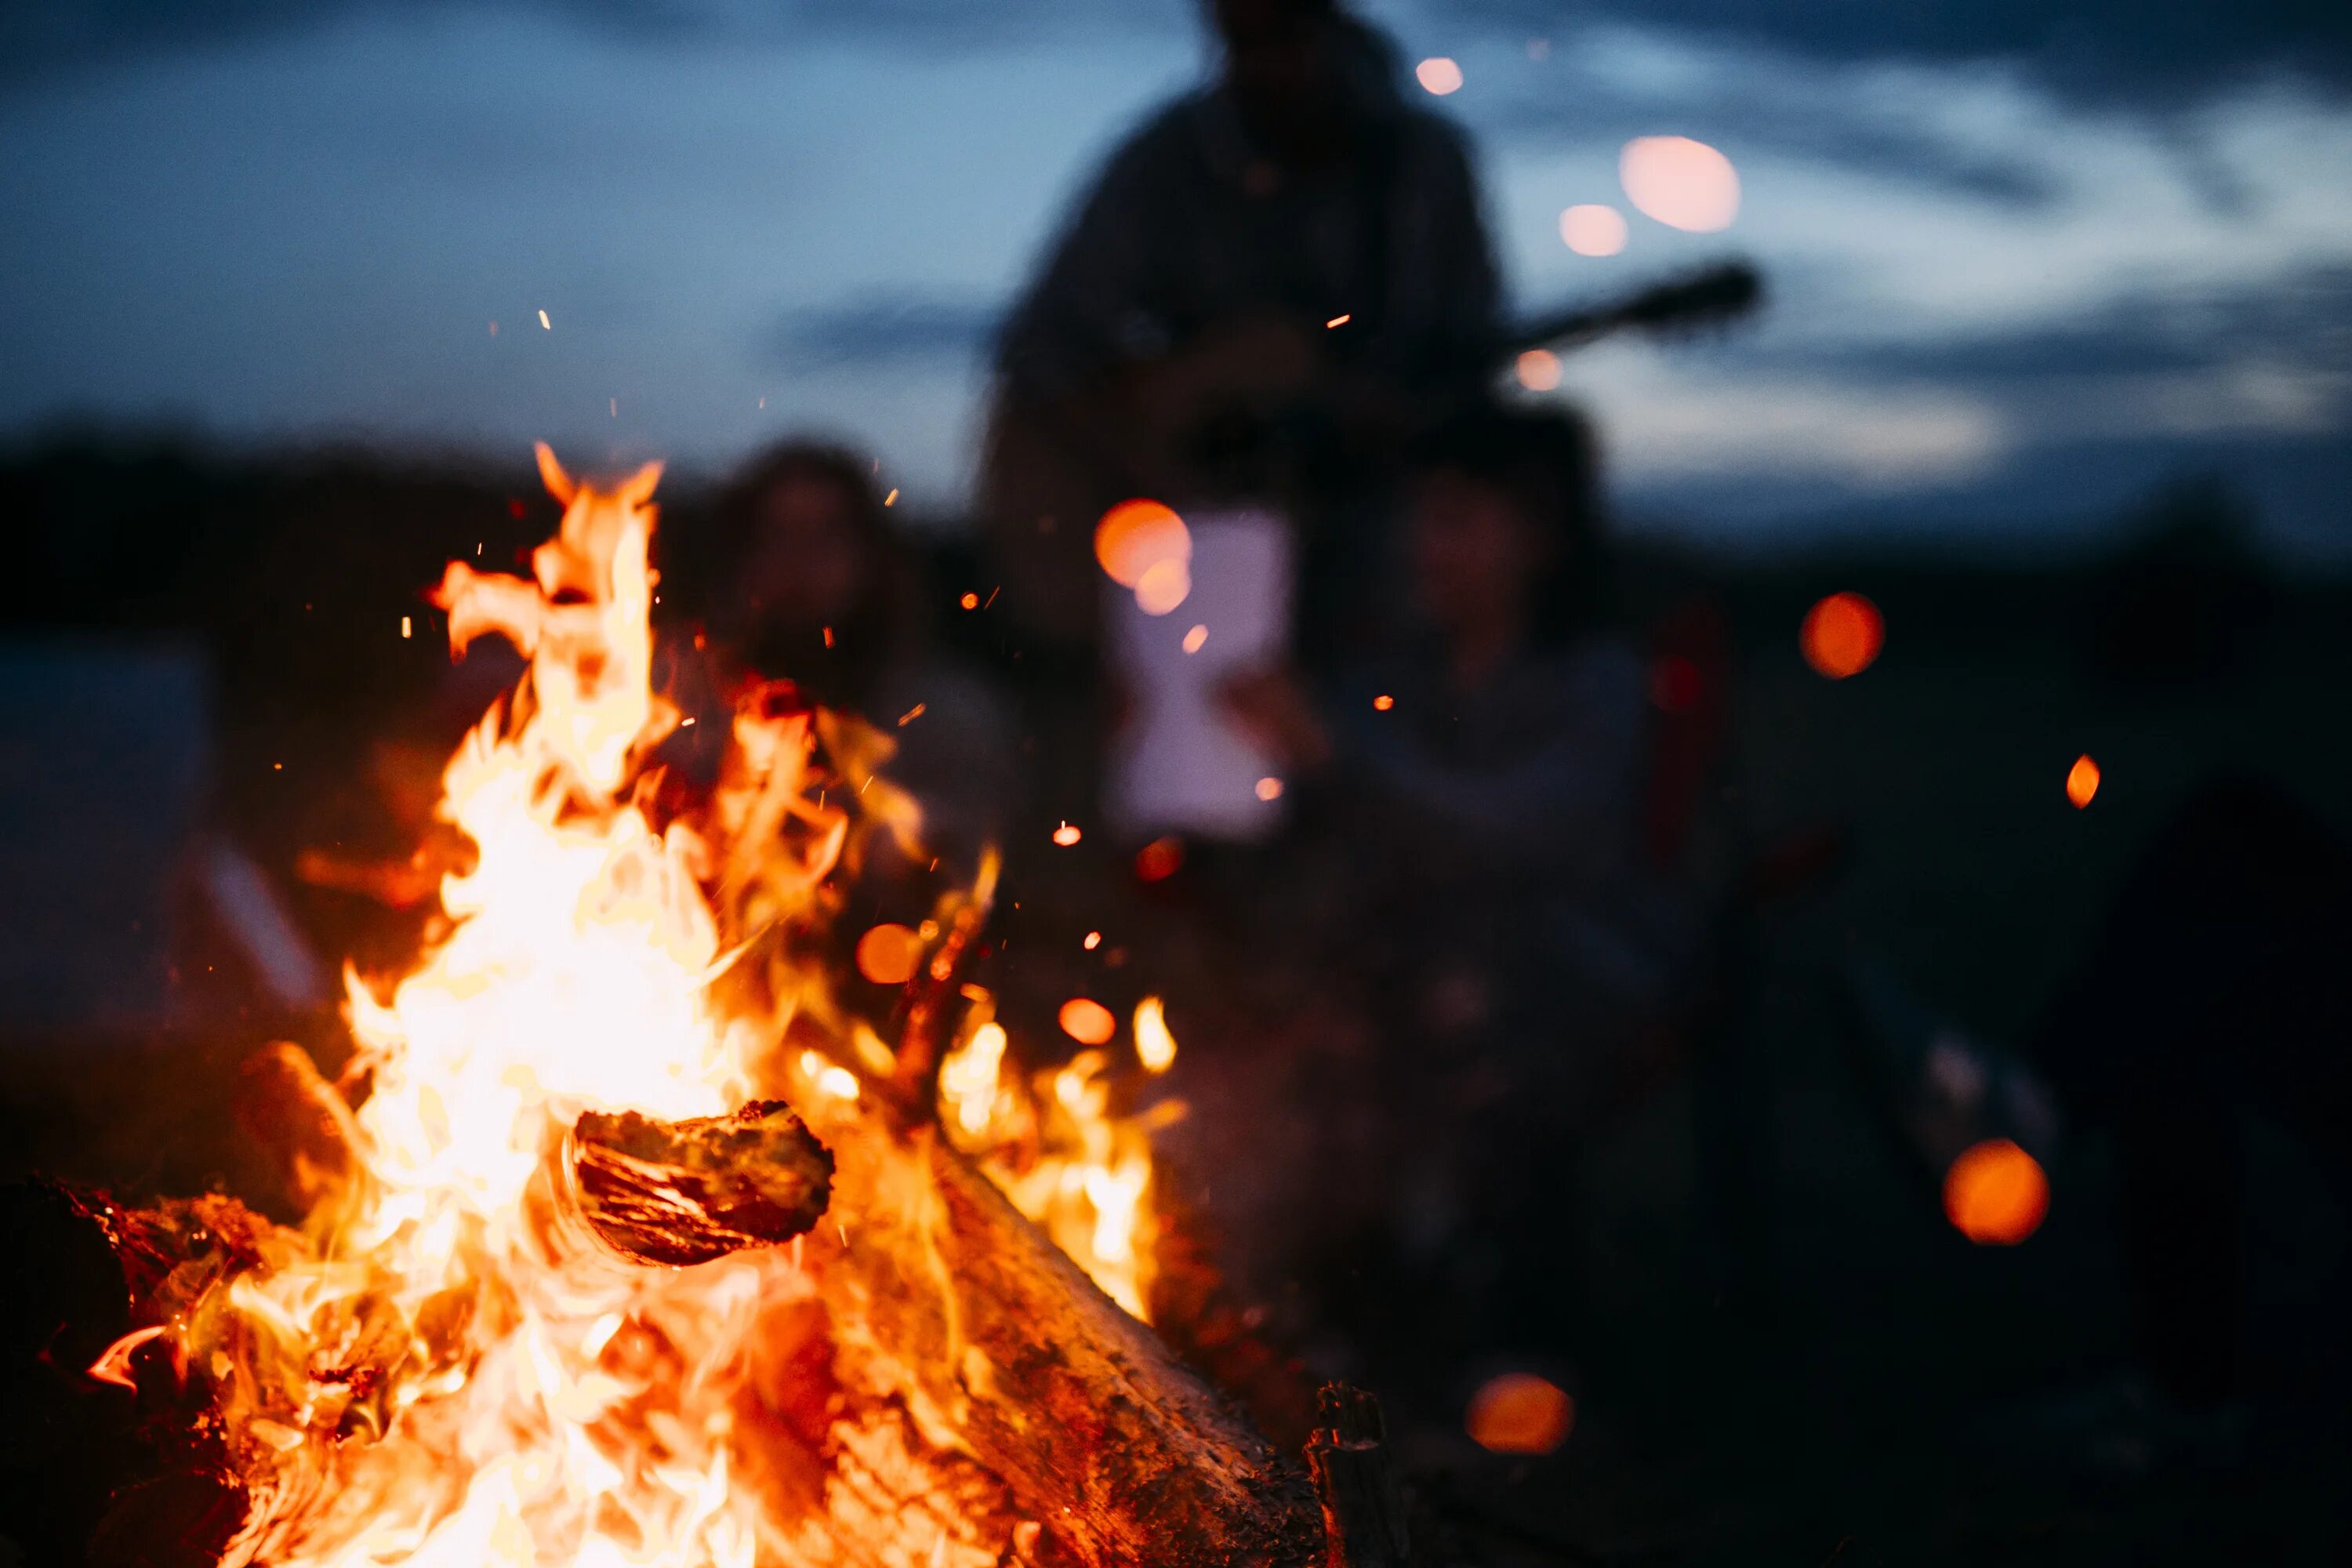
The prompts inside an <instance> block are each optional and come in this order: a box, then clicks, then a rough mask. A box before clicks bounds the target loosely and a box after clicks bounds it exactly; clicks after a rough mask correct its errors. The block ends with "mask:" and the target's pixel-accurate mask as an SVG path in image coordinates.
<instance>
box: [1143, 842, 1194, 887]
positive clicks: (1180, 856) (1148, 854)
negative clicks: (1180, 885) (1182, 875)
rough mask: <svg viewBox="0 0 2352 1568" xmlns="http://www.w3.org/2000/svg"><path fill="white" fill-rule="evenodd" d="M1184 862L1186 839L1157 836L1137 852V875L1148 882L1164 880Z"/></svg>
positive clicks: (1173, 873)
mask: <svg viewBox="0 0 2352 1568" xmlns="http://www.w3.org/2000/svg"><path fill="white" fill-rule="evenodd" d="M1183 864H1184V841H1183V840H1182V839H1181V838H1155V839H1153V840H1152V841H1151V842H1150V843H1149V844H1147V845H1145V846H1144V847H1142V848H1140V849H1139V850H1137V851H1136V852H1135V874H1136V877H1137V878H1138V879H1139V880H1142V881H1146V882H1164V881H1166V880H1167V879H1169V878H1171V877H1172V876H1174V875H1175V874H1176V872H1177V870H1178V869H1179V868H1181V867H1182V866H1183Z"/></svg>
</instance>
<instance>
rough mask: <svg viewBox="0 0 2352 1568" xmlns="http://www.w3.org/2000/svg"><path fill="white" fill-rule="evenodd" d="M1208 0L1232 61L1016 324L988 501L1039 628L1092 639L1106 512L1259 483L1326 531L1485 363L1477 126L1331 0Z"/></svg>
mask: <svg viewBox="0 0 2352 1568" xmlns="http://www.w3.org/2000/svg"><path fill="white" fill-rule="evenodd" d="M1209 11H1210V14H1211V16H1212V19H1213V22H1214V24H1215V26H1216V29H1217V32H1218V34H1219V36H1220V37H1221V38H1222V40H1223V68H1222V71H1221V74H1220V77H1219V79H1218V80H1216V81H1215V82H1214V83H1213V84H1211V85H1210V86H1209V87H1207V88H1206V89H1202V90H1201V91H1198V92H1195V93H1192V94H1190V95H1188V96H1186V97H1184V98H1182V99H1180V100H1177V101H1176V102H1174V103H1173V104H1171V105H1170V106H1168V107H1167V108H1166V109H1164V110H1161V111H1160V113H1158V114H1157V115H1156V116H1155V117H1153V118H1152V119H1151V120H1150V121H1148V122H1147V123H1146V124H1145V125H1144V126H1143V127H1142V128H1141V129H1140V130H1139V132H1136V133H1135V134H1134V135H1133V136H1132V137H1131V138H1130V139H1129V142H1127V143H1126V145H1125V146H1124V147H1122V148H1121V149H1120V150H1119V151H1118V153H1117V154H1116V155H1115V156H1114V157H1113V158H1112V159H1111V161H1110V163H1109V165H1108V168H1107V170H1106V171H1105V172H1104V174H1102V175H1101V177H1100V179H1099V180H1098V182H1097V184H1096V186H1095V188H1094V189H1093V191H1092V192H1091V193H1090V194H1089V195H1087V198H1086V200H1085V202H1084V203H1083V204H1082V205H1081V207H1080V209H1079V212H1078V215H1077V217H1076V221H1075V222H1074V223H1073V224H1072V225H1071V226H1070V227H1069V229H1068V230H1067V231H1066V233H1065V234H1064V236H1063V237H1062V238H1061V239H1060V241H1059V243H1058V245H1057V246H1056V247H1055V250H1054V252H1053V254H1052V256H1051V257H1050V258H1049V260H1048V261H1047V263H1046V265H1045V268H1044V269H1043V271H1042V272H1041V273H1040V274H1039V276H1038V278H1037V279H1036V280H1035V282H1034V285H1033V287H1032V288H1031V289H1030V290H1029V292H1028V293H1027V295H1026V296H1025V298H1024V299H1023V300H1022V301H1021V302H1020V303H1019V305H1018V306H1017V307H1016V309H1015V310H1014V311H1013V314H1012V316H1011V318H1010V319H1009V321H1008V322H1007V324H1006V326H1005V329H1004V331H1003V334H1002V337H1001V339H1000V341H999V344H998V353H997V370H998V377H997V386H996V395H995V404H994V407H993V410H992V418H991V421H990V429H989V434H988V437H987V446H986V450H985V453H984V457H983V463H982V481H981V502H982V512H983V514H984V516H985V518H986V519H987V522H988V526H989V528H990V531H991V534H992V543H993V545H994V547H995V552H996V554H997V556H998V558H999V560H1000V563H1001V567H1002V571H1003V605H1002V607H1003V609H1004V610H1006V611H1008V612H1009V613H1010V614H1011V616H1013V620H1014V622H1015V624H1016V625H1017V626H1019V627H1020V628H1021V629H1022V631H1023V632H1024V634H1025V635H1026V636H1027V637H1028V638H1029V639H1030V641H1031V642H1032V643H1033V644H1039V643H1042V644H1045V645H1049V646H1057V647H1064V648H1067V649H1076V650H1082V649H1084V648H1086V647H1089V646H1090V645H1091V644H1092V641H1093V637H1094V617H1095V614H1096V597H1097V585H1096V584H1095V582H1094V581H1093V577H1092V555H1091V552H1090V550H1089V547H1088V542H1089V540H1090V537H1091V531H1092V530H1093V527H1094V524H1095V521H1096V519H1097V518H1098V517H1099V516H1100V515H1101V514H1102V512H1103V510H1105V509H1106V508H1108V507H1109V506H1111V505H1113V504H1115V503H1116V502H1118V501H1119V500H1125V499H1127V498H1129V497H1133V496H1150V497H1153V498H1155V499H1159V500H1166V501H1168V502H1170V503H1171V504H1172V505H1175V506H1177V507H1179V508H1180V509H1181V508H1182V507H1184V506H1187V505H1196V504H1201V503H1203V502H1208V501H1213V500H1230V499H1236V497H1238V496H1241V495H1246V496H1247V497H1248V498H1249V499H1251V500H1260V501H1279V502H1280V503H1282V504H1283V505H1284V507H1285V510H1289V511H1290V512H1291V514H1292V515H1293V516H1294V517H1297V518H1298V519H1300V521H1302V523H1304V524H1307V526H1309V527H1310V528H1319V526H1320V525H1321V523H1322V522H1323V521H1324V519H1325V518H1326V517H1327V516H1328V515H1329V514H1331V513H1333V512H1335V511H1344V510H1346V507H1345V503H1346V500H1347V499H1348V496H1349V493H1350V492H1352V491H1354V490H1356V489H1359V488H1360V484H1361V482H1362V481H1363V480H1364V479H1369V478H1370V477H1372V474H1373V472H1374V471H1375V470H1377V469H1378V468H1380V466H1381V465H1380V463H1379V460H1378V459H1379V458H1380V456H1381V452H1382V449H1383V448H1384V447H1386V446H1388V445H1390V444H1391V440H1392V437H1393V435H1394V433H1395V432H1396V431H1397V430H1398V429H1399V428H1400V427H1402V426H1407V425H1410V424H1412V423H1414V422H1417V420H1418V419H1419V417H1420V416H1421V415H1422V412H1423V410H1424V409H1425V408H1427V407H1429V406H1432V405H1436V404H1441V403H1444V402H1446V401H1448V400H1450V399H1452V398H1454V397H1455V396H1458V395H1461V394H1463V393H1464V392H1465V391H1466V390H1469V389H1472V388H1475V386H1476V385H1477V384H1479V383H1480V381H1481V379H1482V378H1483V376H1484V375H1485V374H1486V363H1485V359H1484V353H1485V350H1486V346H1487V345H1488V344H1490V343H1491V342H1493V341H1494V339H1495V336H1496V325H1495V321H1496V275H1495V268H1494V263H1493V259H1492V257H1491V254H1490V251H1489V247H1488V244H1487V240H1486V227H1485V225H1484V223H1483V221H1482V219H1481V216H1480V214H1479V209H1478V194H1477V185H1476V181H1475V177H1474V175H1473V174H1472V171H1471V166H1470V159H1469V154H1468V152H1467V149H1466V147H1465V143H1464V141H1463V138H1462V136H1461V134H1460V133H1459V132H1458V131H1456V130H1455V129H1454V126H1452V125H1451V124H1450V123H1449V122H1447V121H1444V120H1443V119H1441V118H1439V117H1438V116H1436V115H1434V114H1432V113H1429V112H1427V111H1426V110H1422V109H1419V108H1417V107H1414V106H1412V105H1409V104H1408V103H1407V102H1406V100H1405V99H1404V97H1403V94H1402V91H1401V90H1400V89H1399V87H1398V84H1397V77H1398V67H1397V61H1396V58H1395V54H1394V51H1393V48H1392V47H1391V45H1390V44H1389V43H1388V41H1387V40H1386V39H1385V38H1383V37H1381V36H1380V35H1379V34H1378V33H1376V32H1374V31H1373V30H1372V29H1371V28H1370V27H1369V26H1366V25H1364V24H1363V23H1361V22H1360V21H1359V20H1358V19H1356V18H1355V17H1353V16H1349V15H1348V14H1347V13H1346V12H1345V11H1343V10H1342V9H1340V8H1339V5H1336V4H1335V3H1334V0H1209ZM1310 500H1311V502H1312V503H1313V504H1311V505H1302V504H1301V503H1302V501H1310Z"/></svg>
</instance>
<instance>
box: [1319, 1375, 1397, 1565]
mask: <svg viewBox="0 0 2352 1568" xmlns="http://www.w3.org/2000/svg"><path fill="white" fill-rule="evenodd" d="M1318 1404H1319V1405H1320V1407H1321V1408H1320V1415H1321V1425H1319V1426H1317V1427H1316V1429H1315V1435H1314V1436H1311V1437H1309V1438H1308V1439H1307V1469H1308V1470H1310V1471H1311V1472H1313V1474H1314V1477H1315V1490H1316V1492H1317V1494H1318V1496H1319V1497H1320V1498H1321V1499H1322V1501H1323V1533H1324V1536H1325V1538H1326V1540H1327V1541H1328V1557H1327V1559H1326V1563H1327V1568H1408V1564H1409V1563H1411V1561H1412V1556H1411V1546H1410V1543H1409V1542H1408V1541H1407V1539H1406V1534H1405V1522H1404V1494H1403V1492H1402V1490H1401V1489H1399V1488H1398V1486H1397V1476H1396V1464H1395V1460H1394V1459H1393V1458H1392V1457H1391V1455H1390V1453H1389V1447H1388V1431H1387V1427H1386V1426H1385V1425H1384V1424H1383V1423H1382V1421H1381V1406H1380V1402H1379V1401H1378V1400H1376V1399H1374V1398H1373V1397H1372V1396H1371V1395H1370V1394H1367V1393H1365V1392H1364V1391H1363V1390H1362V1389H1360V1388H1350V1387H1349V1386H1348V1385H1347V1384H1343V1383H1335V1384H1329V1385H1328V1386H1326V1387H1325V1388H1324V1390H1323V1392H1322V1394H1321V1396H1320V1398H1319V1400H1318Z"/></svg>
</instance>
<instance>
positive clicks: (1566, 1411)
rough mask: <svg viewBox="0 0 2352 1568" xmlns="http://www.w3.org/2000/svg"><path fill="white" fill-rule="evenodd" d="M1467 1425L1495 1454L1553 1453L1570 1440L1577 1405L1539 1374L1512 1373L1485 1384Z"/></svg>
mask: <svg viewBox="0 0 2352 1568" xmlns="http://www.w3.org/2000/svg"><path fill="white" fill-rule="evenodd" d="M1462 1425H1463V1427H1464V1429H1465V1431H1467V1432H1468V1433H1469V1434H1470V1440H1471V1441H1472V1442H1474V1443H1475V1444H1477V1445H1478V1446H1479V1447H1482V1448H1484V1449H1486V1451H1487V1452H1488V1453H1490V1454H1549V1453H1550V1452H1551V1451H1552V1450H1553V1449H1554V1448H1557V1447H1559V1446H1560V1445H1561V1444H1562V1443H1564V1442H1566V1441H1568V1434H1569V1431H1570V1428H1571V1427H1573V1426H1575V1425H1576V1401H1575V1400H1573V1399H1570V1397H1569V1396H1568V1394H1566V1393H1565V1392H1563V1391H1562V1390H1561V1389H1560V1388H1559V1385H1557V1384H1552V1383H1549V1382H1547V1381H1545V1380H1544V1379H1542V1378H1540V1377H1538V1376H1536V1375H1535V1374H1534V1373H1528V1372H1507V1373H1503V1374H1502V1375H1501V1376H1500V1377H1490V1378H1488V1379H1487V1380H1486V1382H1485V1383H1483V1384H1480V1385H1479V1387H1478V1392H1477V1393H1475V1394H1472V1395H1471V1396H1470V1411H1469V1414H1468V1415H1467V1416H1466V1417H1465V1418H1464V1421H1463V1424H1462Z"/></svg>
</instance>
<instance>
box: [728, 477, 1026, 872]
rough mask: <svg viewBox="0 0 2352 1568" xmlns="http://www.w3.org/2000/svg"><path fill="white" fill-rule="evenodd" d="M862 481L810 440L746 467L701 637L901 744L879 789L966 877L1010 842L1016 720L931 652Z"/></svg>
mask: <svg viewBox="0 0 2352 1568" xmlns="http://www.w3.org/2000/svg"><path fill="white" fill-rule="evenodd" d="M872 476H873V467H872V464H871V463H870V462H869V461H868V460H867V459H865V458H860V457H858V456H856V454H854V453H852V452H849V451H847V450H845V449H843V448H840V447H829V446H824V445H821V444H819V443H815V442H811V441H800V440H793V441H786V442H784V443H782V444H781V445H779V446H776V447H771V448H770V449H769V450H767V451H766V452H764V453H762V454H761V455H760V456H759V457H757V458H753V459H752V460H751V462H750V463H749V464H747V465H746V466H745V467H744V468H742V469H741V471H740V473H739V474H738V475H737V476H736V477H735V479H733V480H731V481H730V483H729V484H728V486H727V487H726V489H725V490H724V492H723V493H722V494H721V495H720V497H719V501H718V504H717V507H716V511H715V515H714V518H713V522H712V530H711V533H712V537H711V538H710V539H709V541H708V542H707V545H706V549H707V550H708V551H709V553H710V554H711V555H712V557H713V564H712V566H711V567H709V568H707V569H706V570H708V571H709V573H710V575H711V577H712V580H711V582H710V583H709V584H707V586H706V589H705V593H706V596H707V597H708V599H709V630H710V632H711V634H712V635H713V637H715V639H716V640H717V641H718V643H719V647H721V648H722V649H723V650H724V653H725V656H726V657H727V658H730V659H734V660H740V662H741V663H743V664H746V665H749V666H750V667H751V668H754V669H757V670H758V671H760V672H761V673H762V674H764V675H769V676H775V677H782V678H785V679H790V680H792V681H793V683H794V684H795V685H796V686H798V687H799V688H800V689H802V691H803V692H804V693H805V694H806V695H807V696H808V697H809V698H810V699H811V700H814V702H816V703H818V704H819V705H821V706H824V707H826V708H831V709H834V710H839V711H844V712H849V713H855V714H856V715H857V716H859V717H860V718H862V719H864V720H866V721H867V722H868V723H870V724H872V725H873V726H874V727H875V728H876V729H877V730H879V731H882V732H883V733H884V734H885V735H887V736H888V737H890V738H891V739H892V740H893V741H895V742H897V743H898V752H897V753H896V755H894V756H893V757H892V758H891V759H890V761H889V762H888V763H885V764H884V766H883V769H882V772H883V773H884V775H885V776H886V777H887V778H888V779H889V780H890V781H891V782H892V783H894V784H898V785H899V786H900V787H901V788H904V789H905V790H907V791H908V793H910V794H911V795H914V797H915V799H916V801H917V802H918V804H919V805H921V807H922V811H923V840H924V843H925V845H926V847H929V849H930V850H931V851H932V852H933V853H935V854H938V855H940V856H941V857H942V858H943V859H945V860H946V861H947V862H948V864H950V865H951V866H952V867H954V868H955V869H956V870H957V871H958V872H959V873H960V874H967V875H968V874H969V873H970V871H971V868H972V867H973V866H974V865H975V864H976V863H977V857H978V853H979V851H980V850H981V848H982V847H983V846H985V845H986V844H988V843H990V842H1002V840H1003V834H1004V830H1005V823H1006V817H1007V816H1008V813H1009V810H1010V803H1011V800H1012V798H1013V792H1014V787H1015V777H1014V763H1013V752H1012V749H1011V744H1010V736H1011V721H1010V719H1009V716H1008V714H1007V711H1006V708H1005V704H1004V702H1003V698H1002V697H1001V696H1000V695H999V693H998V691H997V689H996V688H995V687H994V685H993V684H992V682H991V681H990V680H989V679H987V678H986V677H985V675H983V674H982V672H981V671H979V670H978V669H976V668H973V667H971V665H969V664H967V663H965V662H964V661H962V660H961V659H958V658H954V657H953V656H952V655H950V653H949V652H948V651H947V650H945V649H944V648H942V647H940V645H939V644H938V642H937V641H936V640H935V638H934V637H933V635H932V630H931V626H930V624H929V617H928V616H927V615H926V614H925V612H924V608H923V605H924V597H923V588H924V585H923V584H922V581H921V574H920V573H919V570H918V569H917V566H916V564H915V563H914V562H913V561H912V560H911V558H910V555H909V552H908V548H907V545H906V543H905V542H904V541H902V540H901V539H900V538H898V535H897V534H895V533H894V532H893V531H892V530H891V528H890V526H889V523H888V521H887V513H886V511H885V510H884V508H883V504H882V497H881V495H880V493H879V492H878V490H877V488H876V486H875V483H874V480H873V477H872Z"/></svg>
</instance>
